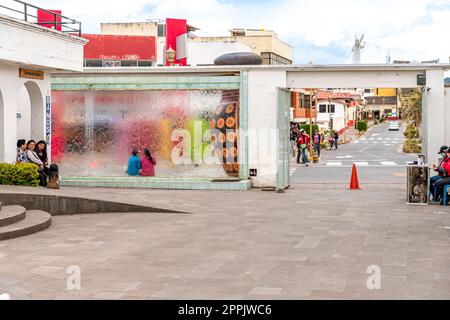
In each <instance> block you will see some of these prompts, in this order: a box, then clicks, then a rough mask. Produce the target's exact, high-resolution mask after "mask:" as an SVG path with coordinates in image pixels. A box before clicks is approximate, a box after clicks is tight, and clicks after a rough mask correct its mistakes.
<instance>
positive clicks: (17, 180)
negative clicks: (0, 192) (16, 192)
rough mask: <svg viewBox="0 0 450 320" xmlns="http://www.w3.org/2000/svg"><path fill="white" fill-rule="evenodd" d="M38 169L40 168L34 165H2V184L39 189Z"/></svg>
mask: <svg viewBox="0 0 450 320" xmlns="http://www.w3.org/2000/svg"><path fill="white" fill-rule="evenodd" d="M38 169H39V168H38V166H37V165H35V164H32V163H19V164H9V163H0V184H2V185H16V186H30V187H37V186H39V172H38Z"/></svg>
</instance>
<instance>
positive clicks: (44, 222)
mask: <svg viewBox="0 0 450 320" xmlns="http://www.w3.org/2000/svg"><path fill="white" fill-rule="evenodd" d="M51 223H52V217H51V215H50V214H49V213H47V212H44V211H39V210H30V211H27V212H26V218H25V219H24V220H22V221H20V222H17V223H14V224H11V225H8V226H4V227H1V228H0V241H1V240H7V239H13V238H18V237H23V236H27V235H30V234H33V233H36V232H39V231H43V230H45V229H47V228H48V227H50V225H51Z"/></svg>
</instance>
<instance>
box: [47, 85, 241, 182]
mask: <svg viewBox="0 0 450 320" xmlns="http://www.w3.org/2000/svg"><path fill="white" fill-rule="evenodd" d="M238 115H239V91H238V90H189V91H188V90H164V91H163V90H160V91H129V90H123V91H53V92H52V161H53V162H56V163H58V164H59V165H60V171H61V174H62V175H63V176H100V177H101V176H108V177H111V176H112V177H113V176H126V175H127V173H126V170H127V163H128V159H129V157H130V155H131V153H132V151H133V150H137V151H139V157H143V156H144V150H145V149H149V151H150V153H151V154H152V157H153V158H154V159H155V160H156V176H157V177H211V178H227V177H237V176H238V172H239V165H238V160H239V159H238V158H239V155H238V138H239V130H238V129H239V119H238Z"/></svg>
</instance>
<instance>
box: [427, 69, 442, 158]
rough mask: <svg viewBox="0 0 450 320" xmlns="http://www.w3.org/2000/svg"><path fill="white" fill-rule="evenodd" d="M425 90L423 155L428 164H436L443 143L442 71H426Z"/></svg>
mask: <svg viewBox="0 0 450 320" xmlns="http://www.w3.org/2000/svg"><path fill="white" fill-rule="evenodd" d="M426 77H427V90H426V91H425V92H426V94H425V95H424V96H425V97H424V101H425V102H426V106H425V107H424V108H423V121H422V122H423V123H422V126H423V132H422V136H423V147H424V150H423V153H424V154H425V155H426V156H427V158H426V160H427V161H428V162H429V163H436V162H437V151H438V150H439V148H440V147H441V146H443V145H445V142H447V143H448V141H446V139H445V130H446V129H445V127H446V126H449V123H446V122H445V119H446V118H445V104H444V72H443V70H428V71H426Z"/></svg>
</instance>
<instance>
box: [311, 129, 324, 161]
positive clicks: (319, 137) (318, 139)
mask: <svg viewBox="0 0 450 320" xmlns="http://www.w3.org/2000/svg"><path fill="white" fill-rule="evenodd" d="M322 141H323V137H322V135H321V134H320V133H319V132H318V131H317V130H316V131H315V132H314V137H313V143H314V152H317V155H318V156H319V158H320V143H321V142H322Z"/></svg>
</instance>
